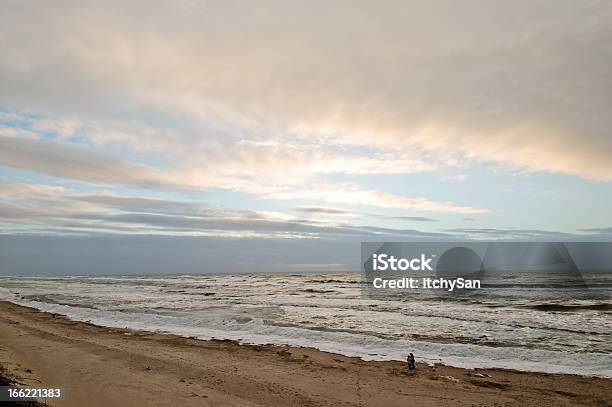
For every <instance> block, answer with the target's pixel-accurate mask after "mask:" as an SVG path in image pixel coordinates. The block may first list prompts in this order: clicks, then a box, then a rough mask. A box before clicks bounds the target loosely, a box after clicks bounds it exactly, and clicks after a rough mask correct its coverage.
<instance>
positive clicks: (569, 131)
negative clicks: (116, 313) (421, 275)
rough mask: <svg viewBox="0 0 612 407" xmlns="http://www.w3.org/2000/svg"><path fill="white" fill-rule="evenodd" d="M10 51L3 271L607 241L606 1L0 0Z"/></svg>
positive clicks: (610, 123) (2, 136) (227, 267)
mask: <svg viewBox="0 0 612 407" xmlns="http://www.w3.org/2000/svg"><path fill="white" fill-rule="evenodd" d="M0 55H2V57H1V58H0V233H1V236H0V261H2V262H3V263H4V267H3V269H4V270H2V271H3V273H2V272H0V274H7V273H13V272H28V273H36V272H43V271H42V270H41V269H43V268H45V263H44V259H45V258H47V257H45V256H51V257H52V258H54V259H55V260H56V263H54V264H56V268H57V272H58V273H61V271H62V267H64V268H65V269H63V270H64V271H66V272H71V273H73V272H74V273H77V272H78V271H79V270H80V271H82V272H83V273H85V272H87V271H88V269H87V266H84V265H83V263H87V262H88V261H87V258H86V257H83V254H82V253H80V254H79V255H78V256H77V254H76V253H75V252H76V251H79V250H77V249H75V248H79V247H80V248H82V247H88V248H89V249H90V251H91V252H92V253H93V252H95V253H98V254H97V255H96V256H102V257H96V256H93V257H91V259H94V258H95V259H96V261H103V260H104V259H105V258H104V256H103V254H102V253H113V254H112V255H110V254H109V255H108V256H111V257H113V258H114V259H115V261H114V263H112V264H111V266H109V267H110V268H111V269H113V270H117V269H119V268H120V269H121V270H122V271H134V272H145V271H143V270H139V267H141V268H142V267H145V268H146V267H150V264H149V265H144V266H143V265H142V264H140V265H139V264H138V263H137V261H136V260H134V259H138V258H140V257H143V256H144V257H146V255H143V253H154V252H155V253H156V255H159V250H158V249H159V248H160V247H165V248H166V249H167V250H170V252H171V253H170V254H168V256H167V258H168V259H171V260H172V261H169V263H168V264H167V265H164V267H165V268H164V267H162V268H160V269H159V270H158V271H160V272H161V271H169V270H168V268H171V267H173V266H175V267H176V270H175V271H177V272H181V271H188V272H195V271H200V270H201V271H207V272H210V271H215V270H220V269H223V270H224V271H232V270H242V269H249V267H253V265H254V264H256V265H257V266H258V267H259V268H261V269H275V270H276V269H278V270H282V269H289V270H317V269H321V270H336V269H344V268H352V267H354V266H355V265H356V264H357V262H358V250H359V245H358V243H359V242H360V241H373V240H407V239H411V240H414V239H446V240H451V239H453V240H454V239H520V240H530V239H546V240H560V239H563V240H576V239H580V240H585V239H586V240H591V239H593V240H601V239H604V240H605V239H610V238H612V215H611V214H610V202H612V158H611V157H612V134H611V132H610V131H611V130H610V129H612V75H610V72H612V4H611V3H610V2H608V1H601V2H598V1H581V2H577V1H562V0H553V1H544V0H538V1H533V0H529V1H499V0H496V1H484V0H483V1H473V0H467V1H462V2H457V1H427V2H425V1H415V2H411V1H398V2H392V1H386V2H373V1H369V2H356V1H333V2H291V1H278V2H274V1H262V2H248V1H242V2H237V1H236V2H234V1H205V0H201V1H159V2H158V1H143V2H140V1H130V2H125V1H116V2H115V1H105V2H96V3H93V2H92V3H90V4H88V2H82V1H78V2H69V1H56V2H42V3H41V2H29V1H23V0H19V1H17V0H15V1H13V0H7V1H3V2H2V3H1V4H0ZM51 243H53V244H51ZM130 244H133V245H135V246H130ZM54 245H56V246H54ZM60 246H61V250H60ZM170 246H172V247H174V248H175V249H168V247H170ZM130 247H131V248H132V249H133V250H131V249H130ZM70 248H73V249H74V250H72V251H71V250H70ZM253 248H256V249H253ZM130 250H131V251H130ZM213 252H214V253H222V252H228V253H234V254H235V253H239V254H235V255H234V258H233V259H232V260H228V261H227V262H226V263H223V264H221V263H218V264H217V263H214V262H213V263H210V264H209V265H208V266H203V265H202V264H201V263H202V261H203V260H202V259H205V258H207V257H206V255H205V253H207V254H210V253H213ZM194 253H197V254H194ZM262 253H263V254H262ZM304 253H307V255H305V254H304ZM264 254H265V255H264ZM37 256H38V257H37ZM121 256H126V257H121ZM181 256H182V257H181ZM34 258H36V261H34V260H32V259H34ZM77 258H78V262H77V260H76V259H77ZM179 258H182V259H185V258H188V260H183V261H179V260H178V259H179ZM71 259H74V261H73V260H71ZM351 259H353V260H351ZM134 261H136V263H133V262H134ZM121 262H123V263H122V264H120V263H121ZM126 262H127V263H129V266H126V265H125V264H126ZM130 262H132V263H130ZM75 264H79V265H80V266H78V267H77V266H75ZM71 267H72V268H71ZM79 267H80V268H79ZM89 268H90V269H92V270H93V269H94V268H95V267H93V266H89ZM98 269H99V267H98V268H96V272H98V271H99V272H101V271H100V270H98Z"/></svg>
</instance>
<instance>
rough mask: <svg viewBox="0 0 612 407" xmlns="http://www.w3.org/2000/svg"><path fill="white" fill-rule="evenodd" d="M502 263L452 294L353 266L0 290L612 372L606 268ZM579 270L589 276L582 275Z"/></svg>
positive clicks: (380, 353)
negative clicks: (400, 285)
mask: <svg viewBox="0 0 612 407" xmlns="http://www.w3.org/2000/svg"><path fill="white" fill-rule="evenodd" d="M582 277H583V278H582V280H581V284H576V283H575V282H571V281H568V280H567V279H558V280H555V278H554V276H551V274H550V273H542V274H538V273H525V272H522V273H499V274H498V275H495V276H493V277H490V278H488V279H487V281H486V283H485V284H483V287H482V288H481V289H478V290H470V292H469V293H463V294H461V295H449V293H448V292H446V291H444V290H421V291H419V290H411V291H410V292H407V293H404V294H403V295H396V296H386V297H382V298H380V296H378V297H372V296H370V295H367V292H368V290H367V288H368V287H365V286H366V285H367V284H369V283H368V282H367V281H365V280H364V278H362V275H361V274H360V273H358V272H355V273H325V274H289V273H287V274H284V273H270V274H265V273H257V274H233V275H230V274H222V275H173V276H96V277H79V276H69V277H0V299H2V300H7V301H11V302H14V303H16V304H21V305H27V306H30V307H34V308H37V309H39V310H42V311H48V312H53V313H57V314H62V315H65V316H67V317H68V318H71V319H73V320H78V321H87V322H90V323H93V324H96V325H101V326H107V327H120V328H131V329H141V330H148V331H156V332H164V333H172V334H177V335H183V336H186V337H195V338H199V339H211V338H216V339H231V340H236V341H239V342H240V343H243V344H276V345H292V346H303V347H311V348H317V349H320V350H322V351H327V352H335V353H339V354H343V355H347V356H356V357H360V358H362V359H364V360H405V358H406V355H407V354H408V353H409V352H412V353H414V355H415V357H416V359H417V361H420V362H426V363H429V364H434V363H444V364H447V365H451V366H457V367H465V368H511V369H518V370H523V371H537V372H549V373H571V374H579V375H585V376H599V377H608V378H612V303H611V300H610V298H611V295H612V273H590V274H583V276H582ZM585 282H586V284H585Z"/></svg>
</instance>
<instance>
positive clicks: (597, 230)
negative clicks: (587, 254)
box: [580, 227, 612, 234]
mask: <svg viewBox="0 0 612 407" xmlns="http://www.w3.org/2000/svg"><path fill="white" fill-rule="evenodd" d="M580 231H581V232H589V233H596V234H597V233H599V234H612V227H606V228H587V229H580Z"/></svg>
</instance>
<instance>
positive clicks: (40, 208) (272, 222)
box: [0, 184, 445, 238]
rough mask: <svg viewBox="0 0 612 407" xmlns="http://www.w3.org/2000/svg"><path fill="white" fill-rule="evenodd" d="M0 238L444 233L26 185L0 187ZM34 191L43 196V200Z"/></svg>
mask: <svg viewBox="0 0 612 407" xmlns="http://www.w3.org/2000/svg"><path fill="white" fill-rule="evenodd" d="M0 190H1V191H3V192H14V194H13V195H6V196H3V199H4V202H3V200H0V223H1V224H2V225H3V226H2V228H1V230H2V231H3V232H4V233H11V232H16V231H22V232H23V231H33V230H34V231H38V232H49V231H54V233H60V234H61V233H69V232H72V233H74V232H77V233H82V234H91V233H95V232H113V233H130V234H143V233H144V234H170V235H192V236H225V237H264V238H271V237H275V238H280V237H283V238H288V237H290V238H322V237H327V238H342V237H344V238H346V237H359V236H362V237H368V236H369V237H373V236H378V237H381V238H384V237H392V236H395V237H417V236H420V237H423V236H424V237H437V236H444V235H445V234H443V233H436V232H423V231H418V230H412V229H392V228H378V227H372V226H367V225H365V226H364V225H349V224H344V223H337V222H324V221H318V220H307V219H299V218H295V217H291V216H288V215H286V214H283V213H276V212H271V211H252V210H241V209H231V208H217V207H215V208H213V207H208V206H206V205H202V204H196V203H193V202H183V201H174V200H167V199H159V198H149V197H133V196H121V195H117V194H109V193H88V194H84V193H80V192H78V191H75V190H67V189H65V188H48V187H47V186H45V185H38V184H29V185H15V184H9V185H8V186H5V187H1V188H0ZM37 191H43V192H45V195H43V196H42V197H41V196H39V195H38V194H37Z"/></svg>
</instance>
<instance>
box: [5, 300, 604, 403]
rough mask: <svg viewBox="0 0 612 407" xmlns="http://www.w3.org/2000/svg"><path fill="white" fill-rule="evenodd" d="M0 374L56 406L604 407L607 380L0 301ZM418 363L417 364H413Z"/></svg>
mask: <svg viewBox="0 0 612 407" xmlns="http://www.w3.org/2000/svg"><path fill="white" fill-rule="evenodd" d="M0 337H1V338H2V341H1V342H0V364H1V365H2V366H3V367H4V368H5V369H7V370H8V371H9V372H10V373H11V374H12V375H14V376H16V377H18V378H19V381H20V382H21V383H23V384H24V385H27V386H38V387H40V386H44V385H48V386H60V387H63V388H64V389H65V394H66V397H65V398H64V399H61V400H59V401H53V402H51V403H50V404H51V405H57V406H77V405H84V404H87V405H90V406H98V405H99V406H103V405H128V406H129V405H134V406H137V405H159V406H164V405H172V404H176V405H227V406H257V405H261V406H263V405H265V406H284V405H303V406H308V405H329V406H332V405H346V406H353V405H354V406H363V405H366V406H367V405H371V406H376V405H386V406H394V405H397V406H400V405H406V404H408V405H410V404H412V405H419V406H429V405H431V406H435V405H441V404H442V405H448V406H463V405H467V406H472V405H495V404H499V405H508V406H512V405H516V406H519V405H521V406H525V405H534V406H536V405H558V406H564V405H567V406H576V405H584V406H605V405H607V402H608V400H610V399H612V379H606V378H600V377H589V376H579V375H573V374H551V373H536V372H524V371H515V370H510V369H501V368H493V369H463V368H455V367H450V366H446V365H441V364H436V365H433V366H430V365H427V364H425V363H417V370H416V371H414V372H412V373H409V372H408V371H407V367H406V363H403V362H398V361H364V360H362V359H360V358H357V357H347V356H343V355H339V354H334V353H328V352H323V351H319V350H317V349H314V348H302V347H291V346H277V345H248V344H239V343H238V342H235V341H230V340H200V339H193V338H185V337H181V336H177V335H173V334H162V333H154V332H147V331H136V330H131V329H121V328H108V327H103V326H97V325H93V324H89V323H87V322H80V321H73V320H70V319H68V318H66V317H64V316H61V315H57V314H51V313H47V312H43V311H38V310H36V309H34V308H29V307H25V306H21V305H17V304H13V303H10V302H7V301H0ZM417 360H418V355H417Z"/></svg>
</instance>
